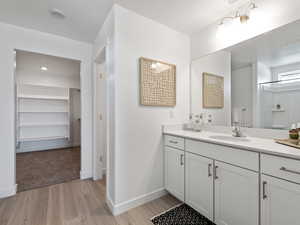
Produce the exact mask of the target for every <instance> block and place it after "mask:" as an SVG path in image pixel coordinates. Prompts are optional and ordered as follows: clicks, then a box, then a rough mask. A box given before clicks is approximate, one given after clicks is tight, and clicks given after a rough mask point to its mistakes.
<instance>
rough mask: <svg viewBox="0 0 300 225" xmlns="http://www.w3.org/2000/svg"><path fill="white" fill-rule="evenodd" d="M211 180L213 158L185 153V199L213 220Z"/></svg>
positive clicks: (212, 188) (212, 187)
mask: <svg viewBox="0 0 300 225" xmlns="http://www.w3.org/2000/svg"><path fill="white" fill-rule="evenodd" d="M213 182H214V180H213V160H211V159H208V158H205V157H202V156H198V155H195V154H192V153H186V159H185V201H186V203H187V204H188V205H190V206H191V207H193V208H194V209H195V210H197V211H198V212H199V213H201V214H202V215H203V216H205V217H207V218H208V219H210V220H213V190H214V186H213Z"/></svg>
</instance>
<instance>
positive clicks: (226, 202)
mask: <svg viewBox="0 0 300 225" xmlns="http://www.w3.org/2000/svg"><path fill="white" fill-rule="evenodd" d="M258 187H259V175H258V173H256V172H253V171H250V170H247V169H242V168H239V167H237V166H232V165H229V164H226V163H222V162H218V161H216V162H215V223H216V224H217V225H240V224H243V225H258V224H259V216H258V214H259V204H258V203H259V200H258V199H259V188H258Z"/></svg>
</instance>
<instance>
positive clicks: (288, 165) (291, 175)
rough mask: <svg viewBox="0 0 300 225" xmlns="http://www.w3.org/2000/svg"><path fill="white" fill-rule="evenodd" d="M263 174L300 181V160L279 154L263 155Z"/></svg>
mask: <svg viewBox="0 0 300 225" xmlns="http://www.w3.org/2000/svg"><path fill="white" fill-rule="evenodd" d="M261 171H262V173H263V174H266V175H271V176H274V177H279V178H282V179H285V180H289V181H293V182H296V183H300V161H299V160H295V159H287V158H283V157H278V156H271V155H265V154H262V155H261Z"/></svg>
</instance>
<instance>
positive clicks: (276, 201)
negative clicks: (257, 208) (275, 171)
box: [261, 175, 300, 225]
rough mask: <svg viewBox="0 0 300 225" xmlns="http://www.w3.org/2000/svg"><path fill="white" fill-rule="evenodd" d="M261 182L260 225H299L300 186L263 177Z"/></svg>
mask: <svg viewBox="0 0 300 225" xmlns="http://www.w3.org/2000/svg"><path fill="white" fill-rule="evenodd" d="M261 182H262V183H261V193H262V196H261V199H262V204H261V205H262V207H261V218H262V223H261V224H262V225H297V224H300V211H299V209H300V185H299V184H295V183H291V182H288V181H284V180H281V179H277V178H273V177H269V176H265V175H262V177H261Z"/></svg>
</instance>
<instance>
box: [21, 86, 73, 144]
mask: <svg viewBox="0 0 300 225" xmlns="http://www.w3.org/2000/svg"><path fill="white" fill-rule="evenodd" d="M17 113H18V114H17V127H16V128H17V131H18V132H17V134H18V135H17V141H18V143H20V142H34V141H47V140H57V139H69V138H70V94H69V88H61V87H50V86H39V85H29V84H20V85H17Z"/></svg>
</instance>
